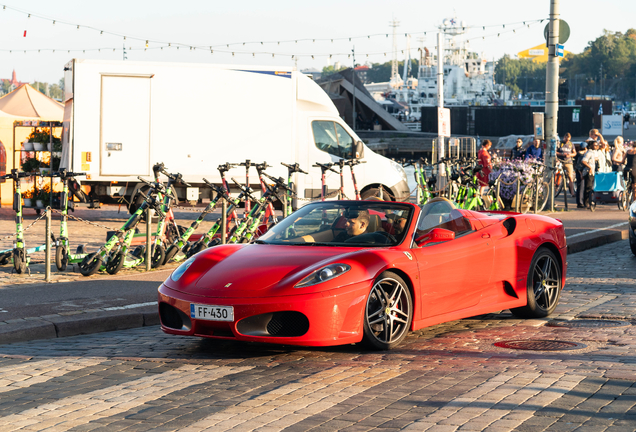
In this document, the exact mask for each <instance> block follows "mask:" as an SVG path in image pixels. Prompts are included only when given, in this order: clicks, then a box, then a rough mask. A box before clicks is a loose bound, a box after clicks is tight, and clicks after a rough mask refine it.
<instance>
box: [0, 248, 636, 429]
mask: <svg viewBox="0 0 636 432" xmlns="http://www.w3.org/2000/svg"><path fill="white" fill-rule="evenodd" d="M568 261H569V272H568V273H569V274H568V284H567V286H566V288H565V289H564V291H563V293H562V298H561V302H560V305H559V307H558V309H557V312H556V313H555V314H554V315H553V316H552V317H550V319H545V320H519V319H515V318H513V317H512V316H511V315H510V314H509V313H508V311H503V312H501V313H498V314H489V315H485V316H480V317H474V318H471V319H465V320H460V321H453V322H450V323H446V324H442V325H437V326H433V327H430V328H426V329H423V330H420V331H417V332H413V333H411V334H410V335H409V336H408V338H407V339H406V341H405V343H404V344H403V345H401V346H400V347H399V348H398V349H395V350H393V351H390V352H377V351H376V352H374V351H366V350H364V349H362V348H361V347H359V346H356V345H348V346H343V347H332V348H298V347H286V346H274V345H264V344H250V343H238V342H231V341H227V342H218V341H211V340H206V339H196V338H180V337H176V336H170V335H165V334H163V333H162V332H161V331H160V330H159V328H158V327H156V326H155V327H144V328H139V329H133V330H126V331H118V332H110V333H100V334H95V335H90V336H76V337H68V338H62V339H54V340H43V341H32V342H25V343H19V344H11V345H3V346H0V431H10V430H50V431H58V430H71V431H89V430H95V431H114V430H130V431H146V430H153V431H155V430H158V431H169V430H183V431H202V430H209V431H224V430H236V431H252V430H256V431H262V432H265V431H279V430H286V431H306V430H312V431H334V430H345V431H367V430H374V431H394V430H409V431H411V430H412V431H430V432H438V431H442V432H444V431H481V430H485V431H510V430H517V431H531V432H539V431H543V430H548V431H574V430H576V431H595V432H596V431H607V432H613V431H621V432H622V431H633V430H636V409H635V408H634V405H636V357H635V354H636V326H635V325H633V324H634V323H636V318H635V315H636V312H635V310H634V305H635V302H636V289H635V288H636V279H635V277H636V266H635V265H634V264H635V263H636V258H634V256H633V255H632V254H631V252H630V251H629V245H628V242H627V241H622V242H618V243H613V244H610V245H606V246H602V247H599V248H596V249H593V250H589V251H585V252H581V253H578V254H576V255H572V256H570V257H569V258H568ZM586 318H587V319H596V320H599V319H600V320H603V321H602V323H606V324H610V322H609V321H608V320H610V319H611V320H615V321H616V320H620V321H622V322H618V323H614V324H617V325H616V326H613V327H600V326H598V325H595V326H592V327H589V326H587V327H586V326H583V327H560V326H551V325H549V324H554V323H556V324H563V322H564V321H566V320H573V321H571V323H579V324H584V323H588V324H598V322H596V321H593V322H592V321H589V320H588V321H583V319H586ZM551 320H552V322H551ZM554 320H556V321H554ZM537 339H538V340H548V341H569V342H577V343H580V344H583V345H584V346H585V347H582V346H580V347H579V349H575V350H569V351H520V350H512V349H506V348H498V347H495V346H494V345H493V344H494V343H495V342H501V341H512V340H537Z"/></svg>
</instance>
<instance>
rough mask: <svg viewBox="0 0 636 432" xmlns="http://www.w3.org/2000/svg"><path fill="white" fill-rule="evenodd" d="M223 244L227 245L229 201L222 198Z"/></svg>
mask: <svg viewBox="0 0 636 432" xmlns="http://www.w3.org/2000/svg"><path fill="white" fill-rule="evenodd" d="M221 199H222V200H223V202H222V203H221V244H225V243H227V201H225V198H221Z"/></svg>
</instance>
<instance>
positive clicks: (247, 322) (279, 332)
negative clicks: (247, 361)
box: [236, 311, 309, 337]
mask: <svg viewBox="0 0 636 432" xmlns="http://www.w3.org/2000/svg"><path fill="white" fill-rule="evenodd" d="M236 329H237V330H238V332H239V333H242V334H244V335H249V336H275V337H297V336H302V335H304V334H305V333H307V331H309V320H308V319H307V317H306V316H305V315H303V314H302V313H300V312H294V311H282V312H270V313H265V314H261V315H254V316H251V317H247V318H244V319H242V320H240V321H239V322H238V323H237V325H236Z"/></svg>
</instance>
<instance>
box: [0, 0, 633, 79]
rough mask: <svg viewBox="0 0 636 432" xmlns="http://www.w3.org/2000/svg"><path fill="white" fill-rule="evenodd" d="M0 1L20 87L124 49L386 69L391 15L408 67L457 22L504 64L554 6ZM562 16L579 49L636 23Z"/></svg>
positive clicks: (0, 27) (159, 55)
mask: <svg viewBox="0 0 636 432" xmlns="http://www.w3.org/2000/svg"><path fill="white" fill-rule="evenodd" d="M0 6H3V7H0V78H10V77H11V73H12V71H13V70H15V71H16V74H17V78H18V80H20V81H23V82H33V81H40V82H49V83H57V82H59V80H60V79H61V78H62V77H63V68H64V65H65V64H66V63H67V62H68V61H69V60H71V59H72V58H91V59H101V60H118V61H120V60H122V59H123V48H124V47H126V56H127V60H128V61H165V62H184V63H216V64H246V65H270V66H274V65H278V66H297V67H298V69H301V70H302V69H307V68H315V69H318V70H321V69H322V68H323V66H326V65H327V64H334V63H335V62H336V61H339V62H340V63H341V64H343V65H349V64H351V63H352V62H353V59H352V58H351V57H348V55H350V54H351V53H352V50H353V49H354V48H355V60H356V63H360V64H363V63H366V62H368V63H383V62H385V61H390V60H391V58H392V47H393V37H392V32H393V28H392V27H391V22H392V21H393V20H395V21H397V22H399V26H398V27H397V29H396V34H397V35H398V37H397V38H396V41H397V46H398V50H399V52H398V59H399V60H403V59H404V57H405V54H404V53H403V51H404V50H406V48H407V37H406V36H405V35H406V34H410V35H411V38H410V47H411V55H412V57H414V58H415V57H417V56H418V52H417V48H419V47H421V46H425V47H427V48H428V49H429V50H430V51H435V47H436V44H437V36H436V32H437V31H438V30H437V29H438V27H439V26H440V25H441V24H442V22H443V21H444V20H445V19H452V18H454V19H455V21H456V22H457V23H458V24H456V25H462V26H465V27H466V28H467V29H468V31H467V33H466V36H465V37H466V38H467V39H469V43H470V45H469V48H470V50H471V51H474V52H477V53H479V54H483V56H484V57H485V58H486V59H488V60H496V59H499V58H501V56H502V55H504V54H509V55H513V56H514V55H516V53H517V52H519V51H523V50H525V49H528V48H531V47H534V46H536V45H539V44H541V43H544V42H545V40H544V38H543V29H544V27H545V25H546V24H547V22H548V21H547V18H548V16H549V12H550V1H549V0H532V1H527V0H526V1H520V0H482V1H475V0H446V1H443V2H439V1H435V2H433V1H429V0H419V1H399V0H394V1H379V0H365V1H358V0H339V1H334V0H321V1H298V0H295V1H283V0H269V1H262V0H240V1H228V0H223V1H219V0H207V1H198V0H197V1H194V0H182V1H180V2H175V1H166V0H152V1H147V0H127V1H124V0H109V1H108V2H96V1H86V0H82V1H79V0H55V1H51V0H19V1H16V0H10V1H9V0H6V1H3V0H0ZM4 7H6V8H4ZM16 9H17V10H16ZM560 13H561V19H563V20H565V21H567V22H568V24H569V26H570V29H571V35H570V39H569V40H568V41H567V42H566V43H565V49H566V50H567V51H571V52H573V53H580V52H581V51H582V50H583V49H584V48H585V47H586V46H587V44H588V42H589V41H592V40H594V39H596V38H597V37H598V36H600V35H601V34H602V33H603V30H609V31H613V32H615V31H620V32H625V31H626V30H627V29H628V28H630V27H636V23H634V20H633V18H634V17H635V16H636V2H631V1H627V0H605V1H603V2H599V1H591V0H560ZM29 14H31V16H30V17H29ZM40 17H44V19H42V18H40ZM541 19H544V21H543V23H540V22H539V21H540V20H541ZM54 20H55V21H56V22H55V23H53V21H54ZM524 22H525V24H524ZM462 23H463V24H462ZM78 26H79V28H78ZM504 26H505V27H504ZM90 27H92V29H91V28H90ZM484 27H485V29H484ZM102 31H103V33H102ZM25 32H26V36H25ZM112 33H114V34H112ZM387 34H388V37H387ZM124 36H126V39H125V40H124ZM369 36H370V37H369ZM349 38H351V40H349ZM332 39H333V42H332ZM314 40H315V41H314ZM146 41H148V43H147V44H146ZM244 42H245V45H243V43H244ZM261 42H262V43H261ZM228 44H229V46H227V45H228ZM177 47H178V49H177ZM191 47H192V48H191ZM25 50H26V53H25ZM53 50H55V51H54V52H53ZM69 50H70V52H69ZM9 51H10V52H9ZM232 53H234V55H232ZM292 56H293V57H292ZM312 56H313V58H312ZM330 56H331V57H330ZM181 84H183V83H178V85H181ZM195 84H196V83H195Z"/></svg>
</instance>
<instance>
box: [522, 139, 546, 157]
mask: <svg viewBox="0 0 636 432" xmlns="http://www.w3.org/2000/svg"><path fill="white" fill-rule="evenodd" d="M530 158H534V159H537V160H543V149H542V148H541V140H539V138H535V139H534V141H532V145H531V146H530V147H528V150H526V155H525V159H530Z"/></svg>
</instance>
